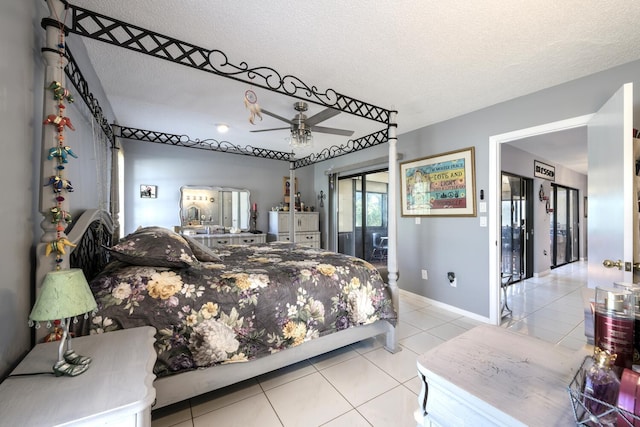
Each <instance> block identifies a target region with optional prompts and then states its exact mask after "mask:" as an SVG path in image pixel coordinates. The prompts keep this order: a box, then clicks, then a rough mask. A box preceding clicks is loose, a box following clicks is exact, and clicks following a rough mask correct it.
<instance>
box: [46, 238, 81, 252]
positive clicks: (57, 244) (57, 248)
mask: <svg viewBox="0 0 640 427" xmlns="http://www.w3.org/2000/svg"><path fill="white" fill-rule="evenodd" d="M65 246H69V247H72V248H75V247H76V245H74V244H73V243H71V242H70V241H69V240H68V239H67V238H66V237H60V238H59V239H57V240H54V241H53V242H49V243H47V247H46V249H45V255H46V256H49V255H51V254H52V253H56V254H59V255H66V251H65V248H64V247H65Z"/></svg>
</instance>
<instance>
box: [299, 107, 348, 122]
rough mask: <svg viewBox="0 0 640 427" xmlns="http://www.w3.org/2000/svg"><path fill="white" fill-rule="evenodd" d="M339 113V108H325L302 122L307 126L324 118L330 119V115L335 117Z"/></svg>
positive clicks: (322, 120)
mask: <svg viewBox="0 0 640 427" xmlns="http://www.w3.org/2000/svg"><path fill="white" fill-rule="evenodd" d="M338 114H340V111H339V110H334V109H333V108H327V109H325V110H322V111H320V112H319V113H318V114H314V115H313V116H311V117H309V118H308V119H306V120H305V121H304V122H305V123H306V124H307V126H314V125H317V124H318V123H320V122H324V121H325V120H328V119H330V118H331V117H335V116H337V115H338Z"/></svg>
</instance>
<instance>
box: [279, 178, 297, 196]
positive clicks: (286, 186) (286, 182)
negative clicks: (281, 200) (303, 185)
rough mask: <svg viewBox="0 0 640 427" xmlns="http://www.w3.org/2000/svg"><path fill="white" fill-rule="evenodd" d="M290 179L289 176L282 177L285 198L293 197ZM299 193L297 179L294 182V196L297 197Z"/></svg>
mask: <svg viewBox="0 0 640 427" xmlns="http://www.w3.org/2000/svg"><path fill="white" fill-rule="evenodd" d="M290 182H291V181H290V179H289V177H288V176H284V177H282V195H283V196H285V197H289V196H290V195H291V185H290ZM297 192H298V178H297V177H296V178H295V180H294V189H293V194H294V195H295V194H296V193H297Z"/></svg>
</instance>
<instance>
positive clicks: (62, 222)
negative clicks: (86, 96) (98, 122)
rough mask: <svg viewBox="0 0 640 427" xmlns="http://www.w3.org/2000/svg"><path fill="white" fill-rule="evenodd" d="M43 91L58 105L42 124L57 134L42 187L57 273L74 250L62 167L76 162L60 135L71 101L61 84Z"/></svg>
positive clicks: (60, 34)
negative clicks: (47, 192)
mask: <svg viewBox="0 0 640 427" xmlns="http://www.w3.org/2000/svg"><path fill="white" fill-rule="evenodd" d="M67 10H68V9H67ZM65 18H66V16H65ZM58 22H60V29H59V32H58V46H57V47H58V53H59V55H60V62H59V67H58V68H59V71H60V76H61V77H62V76H63V73H64V60H63V58H64V56H65V40H64V22H61V21H60V19H58ZM61 80H62V78H61ZM47 89H49V90H51V91H52V92H53V99H54V100H56V101H58V105H57V111H56V114H49V115H47V116H46V118H45V120H44V122H43V123H42V124H43V125H45V126H46V125H53V126H55V127H56V131H57V134H56V143H55V146H54V147H52V148H51V149H49V155H48V156H47V158H48V159H49V160H55V162H56V164H57V166H56V174H55V175H53V176H50V177H48V181H47V182H46V183H45V184H44V186H51V188H52V189H53V194H54V196H55V198H54V200H55V202H56V204H55V206H53V207H52V208H51V209H50V210H49V212H50V214H51V222H52V223H53V224H56V239H55V240H53V241H51V242H49V243H48V244H47V246H46V249H45V255H46V256H49V255H50V254H52V253H53V254H55V256H56V270H60V269H61V263H62V261H63V259H62V256H63V255H65V254H66V251H65V246H70V247H74V246H75V245H74V244H73V243H71V242H70V241H69V240H68V239H67V238H66V237H64V236H63V232H64V230H65V228H66V225H68V224H69V223H71V221H72V217H71V214H70V213H69V212H67V211H65V210H64V209H63V206H62V202H64V200H65V198H64V196H63V195H62V194H63V192H72V191H73V185H72V184H71V182H70V181H69V180H67V179H65V178H64V169H65V166H64V165H65V164H66V163H68V161H69V160H68V159H69V157H73V158H76V159H77V158H78V156H76V154H75V153H74V152H73V151H72V150H71V147H70V146H68V145H65V143H64V140H65V138H64V131H65V130H66V128H69V129H71V130H75V128H74V127H73V124H72V123H71V119H69V118H68V117H66V116H65V115H64V110H65V108H66V106H65V104H64V103H65V101H66V102H68V103H72V102H73V101H74V99H73V95H72V94H71V93H70V92H69V90H68V89H66V88H65V87H63V86H62V83H60V82H59V81H53V82H51V84H50V85H49V86H48V88H47Z"/></svg>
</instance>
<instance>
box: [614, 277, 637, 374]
mask: <svg viewBox="0 0 640 427" xmlns="http://www.w3.org/2000/svg"><path fill="white" fill-rule="evenodd" d="M613 287H614V288H616V289H625V290H627V291H629V292H633V294H634V295H635V297H636V301H635V315H634V319H635V320H634V322H633V361H632V362H631V363H632V367H633V368H634V369H636V365H640V306H639V304H640V285H638V284H636V283H628V282H614V283H613Z"/></svg>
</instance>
